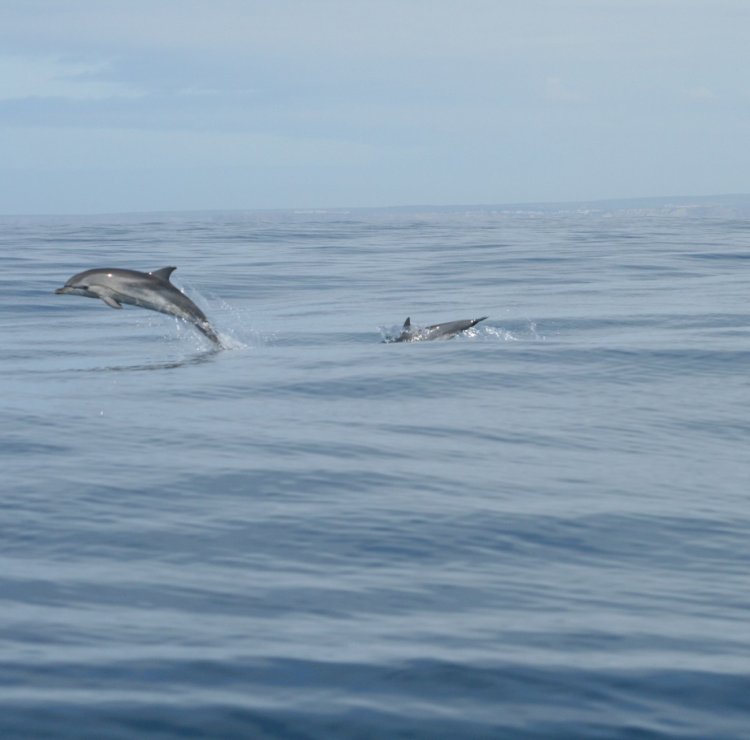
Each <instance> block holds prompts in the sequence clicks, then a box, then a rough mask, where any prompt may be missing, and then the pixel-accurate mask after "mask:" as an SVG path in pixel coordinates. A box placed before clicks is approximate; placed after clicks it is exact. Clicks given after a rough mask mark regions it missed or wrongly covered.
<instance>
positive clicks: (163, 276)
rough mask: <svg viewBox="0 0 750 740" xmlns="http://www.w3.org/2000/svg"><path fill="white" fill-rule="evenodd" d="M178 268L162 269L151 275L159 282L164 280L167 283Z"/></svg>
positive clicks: (150, 273)
mask: <svg viewBox="0 0 750 740" xmlns="http://www.w3.org/2000/svg"><path fill="white" fill-rule="evenodd" d="M176 269H177V268H176V267H162V268H161V270H152V271H151V272H149V275H153V276H154V277H155V278H159V280H163V281H164V282H165V283H168V282H169V276H170V275H171V274H172V273H173V272H174V271H175V270H176Z"/></svg>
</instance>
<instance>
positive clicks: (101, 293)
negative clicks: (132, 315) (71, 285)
mask: <svg viewBox="0 0 750 740" xmlns="http://www.w3.org/2000/svg"><path fill="white" fill-rule="evenodd" d="M89 290H90V291H91V292H92V293H94V294H96V296H97V297H99V298H101V299H102V300H103V301H104V302H105V303H106V304H107V305H108V306H109V307H110V308H122V303H120V301H118V300H116V299H115V298H113V297H112V296H111V295H110V294H109V293H107V292H106V291H105V290H101V289H99V290H97V288H96V287H91V288H89Z"/></svg>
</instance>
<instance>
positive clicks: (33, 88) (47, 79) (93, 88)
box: [0, 55, 145, 101]
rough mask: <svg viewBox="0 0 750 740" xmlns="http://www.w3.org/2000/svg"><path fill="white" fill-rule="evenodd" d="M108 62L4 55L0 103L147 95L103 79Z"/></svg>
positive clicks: (0, 60) (1, 59)
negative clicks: (42, 99)
mask: <svg viewBox="0 0 750 740" xmlns="http://www.w3.org/2000/svg"><path fill="white" fill-rule="evenodd" d="M108 67H109V65H108V64H107V63H106V62H83V61H72V60H66V59H62V58H60V57H55V56H20V55H13V56H0V100H23V99H27V98H62V99H67V100H79V101H81V100H105V99H109V98H138V97H142V96H143V95H145V93H144V92H143V91H141V90H137V89H135V88H133V87H130V86H128V85H123V84H120V83H116V82H110V81H107V80H104V79H100V78H101V77H102V76H103V75H104V74H105V73H106V72H107V69H108Z"/></svg>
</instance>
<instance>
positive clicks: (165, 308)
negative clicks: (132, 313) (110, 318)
mask: <svg viewBox="0 0 750 740" xmlns="http://www.w3.org/2000/svg"><path fill="white" fill-rule="evenodd" d="M176 269H177V268H176V267H162V268H161V270H154V271H153V272H138V271H137V270H121V269H119V268H113V267H100V268H97V269H94V270H86V271H85V272H79V273H78V274H77V275H73V277H72V278H70V280H68V281H67V282H66V283H65V285H64V286H63V287H62V288H58V289H57V290H56V291H55V293H57V294H64V293H72V294H73V295H82V296H86V297H87V298H100V299H101V300H103V301H104V302H105V303H106V304H107V305H108V306H110V307H111V308H122V304H123V303H128V304H130V305H131V306H140V307H141V308H148V309H150V310H151V311H159V312H160V313H166V314H169V315H170V316H176V317H177V318H178V319H182V320H183V321H188V322H190V323H191V324H193V326H195V328H196V329H198V331H200V332H201V333H202V334H203V335H205V336H207V337H208V338H209V339H210V340H211V341H212V342H213V343H214V344H215V345H217V346H219V347H221V346H222V345H221V340H220V339H219V335H218V334H217V333H216V330H215V329H214V328H213V326H211V324H210V323H209V321H208V319H207V318H206V315H205V314H204V313H203V311H201V310H200V308H198V306H196V305H195V303H193V302H192V301H191V300H190V299H189V298H188V297H187V296H186V295H185V294H184V293H182V292H181V291H179V290H178V289H177V288H175V286H174V285H172V283H171V282H169V276H170V275H171V274H172V273H173V272H174V271H175V270H176Z"/></svg>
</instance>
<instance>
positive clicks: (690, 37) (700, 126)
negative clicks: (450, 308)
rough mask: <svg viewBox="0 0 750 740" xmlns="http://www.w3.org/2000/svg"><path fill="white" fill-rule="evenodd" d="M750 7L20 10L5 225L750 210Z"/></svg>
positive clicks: (216, 4)
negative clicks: (141, 215) (742, 196)
mask: <svg viewBox="0 0 750 740" xmlns="http://www.w3.org/2000/svg"><path fill="white" fill-rule="evenodd" d="M749 69H750V1H748V0H306V1H303V0H265V1H263V2H260V1H255V0H204V1H200V2H199V1H197V0H0V213H92V212H121V211H134V210H136V211H144V210H145V211H153V210H170V209H178V210H190V209H234V208H241V209H253V208H317V207H320V208H326V207H346V206H387V205H408V204H463V203H465V204H475V203H513V202H533V201H549V200H554V201H562V200H589V199H599V198H624V197H631V196H633V197H635V196H659V195H704V194H714V193H730V192H731V193H739V192H750V184H748V173H749V172H750V146H748V144H749V139H750V74H748V70H749Z"/></svg>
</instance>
